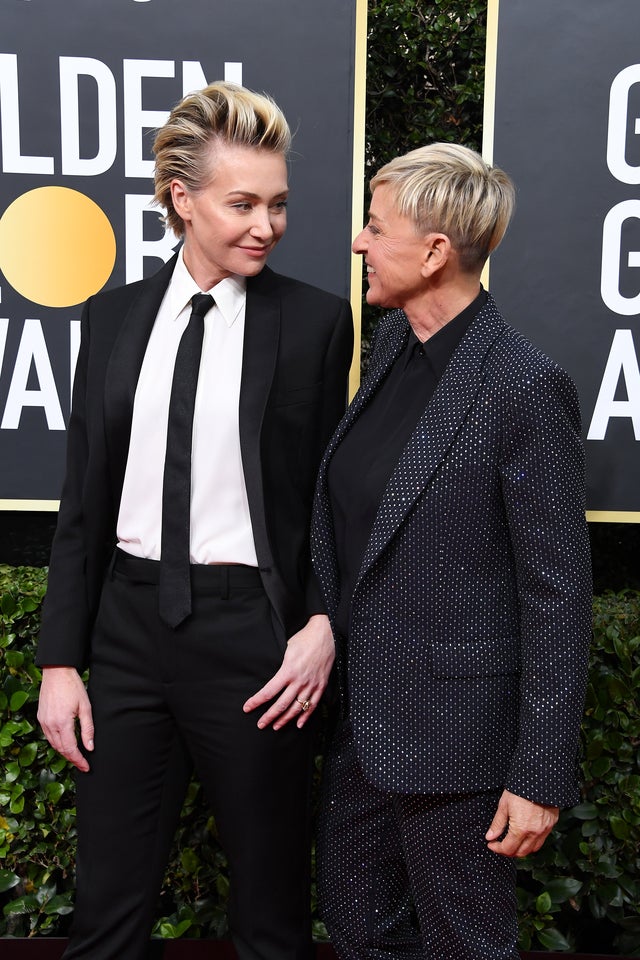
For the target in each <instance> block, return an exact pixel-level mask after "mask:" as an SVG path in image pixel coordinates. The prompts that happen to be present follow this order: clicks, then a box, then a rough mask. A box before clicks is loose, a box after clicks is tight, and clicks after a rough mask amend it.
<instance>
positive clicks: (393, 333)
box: [311, 310, 409, 613]
mask: <svg viewBox="0 0 640 960" xmlns="http://www.w3.org/2000/svg"><path fill="white" fill-rule="evenodd" d="M383 323H384V328H383V327H382V326H381V327H379V330H378V336H382V337H383V339H382V341H380V342H378V343H376V349H375V351H374V352H373V353H374V360H373V362H372V364H371V365H370V367H369V369H368V371H367V376H366V377H365V379H364V380H363V382H362V385H361V387H360V389H359V390H358V392H357V393H356V395H355V397H354V398H353V400H352V401H351V403H350V404H349V407H348V408H347V411H346V413H345V415H344V416H343V418H342V420H341V421H340V423H339V424H338V426H337V427H336V430H335V433H334V434H333V436H332V437H331V440H330V441H329V444H328V446H327V449H326V451H325V454H324V457H323V459H322V463H321V464H320V471H319V474H318V483H317V486H316V494H315V498H314V513H313V525H312V538H311V542H312V552H313V553H314V560H315V562H316V563H317V564H318V566H319V567H321V568H322V573H321V579H322V583H323V589H324V592H325V597H326V599H327V603H328V608H329V609H330V610H332V611H333V612H334V613H335V609H336V607H337V605H338V599H339V596H340V577H339V572H338V562H337V557H336V555H335V551H334V550H333V548H331V553H330V556H329V555H327V553H326V551H327V549H328V547H327V545H328V544H330V543H332V538H331V537H327V536H326V531H329V530H331V529H332V528H333V515H332V511H331V498H330V495H329V485H328V470H329V464H330V462H331V458H332V457H333V454H334V453H335V451H336V449H337V448H338V446H339V445H340V443H341V441H342V440H343V438H344V437H345V435H346V434H347V433H348V432H349V430H350V429H351V427H352V426H353V424H354V423H355V421H356V420H357V419H358V417H359V416H360V414H361V413H362V411H363V410H364V408H365V407H366V405H367V404H368V403H369V401H370V400H371V398H372V397H373V395H374V394H375V392H376V390H377V389H378V387H379V386H380V384H381V383H382V382H383V380H384V378H385V377H386V376H387V374H388V372H389V370H390V369H391V367H392V366H393V363H394V361H395V360H396V358H397V357H398V355H399V354H400V353H401V351H402V350H403V349H404V346H405V344H406V342H407V336H408V334H409V324H408V321H407V318H406V316H405V315H404V313H403V312H402V311H400V310H397V311H394V313H393V314H390V315H388V316H386V317H385V320H384V321H383Z"/></svg>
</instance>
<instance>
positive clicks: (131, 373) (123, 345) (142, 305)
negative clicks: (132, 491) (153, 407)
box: [104, 257, 176, 511]
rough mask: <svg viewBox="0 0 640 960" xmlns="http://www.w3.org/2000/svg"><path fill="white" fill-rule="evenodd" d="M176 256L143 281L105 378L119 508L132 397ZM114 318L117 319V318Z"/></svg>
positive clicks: (106, 418)
mask: <svg viewBox="0 0 640 960" xmlns="http://www.w3.org/2000/svg"><path fill="white" fill-rule="evenodd" d="M175 260H176V258H175V257H172V259H171V260H170V261H169V262H168V263H167V264H165V266H164V267H162V269H161V270H159V271H158V273H156V274H154V276H152V277H150V278H149V279H148V280H145V281H143V282H142V283H141V284H140V292H139V294H138V295H137V296H136V297H135V299H134V300H133V301H132V303H131V306H130V307H129V310H128V311H127V314H126V317H125V319H124V321H123V323H122V325H121V327H120V331H119V333H118V336H117V338H116V341H115V344H114V346H113V350H112V351H111V356H110V358H109V363H108V366H107V374H106V381H105V396H104V423H105V435H106V442H107V449H108V454H109V458H108V459H109V464H110V465H111V481H112V485H113V491H114V502H115V508H116V511H117V510H118V508H119V503H120V496H121V494H122V484H123V482H124V473H125V469H126V465H127V455H128V452H129V440H130V437H131V417H132V413H133V401H134V397H135V393H136V387H137V385H138V377H139V376H140V368H141V366H142V361H143V359H144V354H145V350H146V348H147V343H148V341H149V336H150V334H151V329H152V327H153V324H154V322H155V319H156V315H157V313H158V310H159V309H160V304H161V303H162V299H163V297H164V295H165V292H166V289H167V287H168V285H169V281H170V280H171V276H172V274H173V268H174V266H175ZM114 322H115V321H114Z"/></svg>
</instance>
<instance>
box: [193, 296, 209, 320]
mask: <svg viewBox="0 0 640 960" xmlns="http://www.w3.org/2000/svg"><path fill="white" fill-rule="evenodd" d="M212 306H213V297H212V296H211V294H210V293H194V295H193V296H192V297H191V316H192V317H194V316H195V317H204V315H205V313H206V312H207V310H210V309H211V307H212Z"/></svg>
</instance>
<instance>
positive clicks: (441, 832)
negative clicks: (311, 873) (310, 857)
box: [317, 723, 519, 960]
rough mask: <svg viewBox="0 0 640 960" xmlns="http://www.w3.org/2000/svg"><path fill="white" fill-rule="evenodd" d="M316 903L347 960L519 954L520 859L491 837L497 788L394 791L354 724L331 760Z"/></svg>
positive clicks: (501, 958) (451, 959) (483, 958)
mask: <svg viewBox="0 0 640 960" xmlns="http://www.w3.org/2000/svg"><path fill="white" fill-rule="evenodd" d="M324 792H325V802H324V803H323V805H322V815H321V819H320V829H319V838H318V846H317V856H318V872H319V890H318V892H319V906H320V911H321V915H322V917H323V919H324V921H325V923H326V925H327V928H328V930H329V932H330V933H331V939H332V942H333V944H334V947H335V948H336V951H337V953H338V956H339V957H341V960H369V958H371V960H373V958H375V960H383V958H387V957H388V958H394V960H396V958H400V957H402V958H405V960H407V958H410V960H423V958H425V957H428V958H429V960H469V958H474V960H517V958H518V956H519V954H518V951H517V949H516V941H517V936H518V929H517V914H516V895H515V882H514V881H515V863H514V861H513V860H510V859H509V858H508V857H501V856H499V855H498V854H495V853H492V852H491V851H490V850H488V849H487V845H486V842H485V839H484V834H485V833H486V831H487V829H488V827H489V824H490V823H491V820H492V819H493V814H494V813H495V810H496V807H497V804H498V796H499V791H495V790H492V791H487V792H486V793H480V794H463V795H451V796H444V797H441V796H420V795H411V794H409V795H407V794H398V793H390V792H387V791H383V790H380V789H378V788H377V787H375V786H373V785H372V784H370V783H369V782H368V781H367V780H366V779H365V778H364V777H363V776H362V772H361V770H360V766H359V763H358V760H357V758H356V756H355V753H354V750H353V741H352V738H351V732H350V728H349V724H348V723H346V724H344V725H343V726H342V728H341V729H340V731H339V733H338V736H337V737H336V738H335V740H334V744H333V748H332V750H331V752H330V754H329V756H328V758H327V760H326V768H325V776H324Z"/></svg>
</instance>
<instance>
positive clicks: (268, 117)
mask: <svg viewBox="0 0 640 960" xmlns="http://www.w3.org/2000/svg"><path fill="white" fill-rule="evenodd" d="M216 141H218V142H221V143H227V144H231V145H234V146H242V147H255V148H256V149H259V150H270V151H272V152H273V153H281V154H283V155H284V156H285V157H286V156H287V154H288V153H289V150H290V148H291V131H290V130H289V125H288V124H287V121H286V119H285V117H284V114H283V113H282V111H281V109H280V107H278V105H277V104H276V103H274V101H273V100H272V99H271V97H269V96H267V95H266V94H259V93H254V92H253V91H252V90H247V89H246V88H245V87H240V86H238V85H237V84H234V83H226V82H223V81H219V82H217V83H212V84H210V85H209V86H208V87H205V88H204V90H199V91H197V92H195V93H190V94H188V96H186V97H185V98H184V99H183V100H181V101H180V103H178V104H177V105H176V106H175V107H174V108H173V110H172V111H171V113H170V115H169V118H168V120H167V122H166V123H165V124H164V126H163V127H161V128H160V129H159V130H158V132H157V134H156V137H155V140H154V143H153V152H154V155H155V158H156V163H155V175H154V176H155V201H156V203H158V204H160V206H162V207H164V209H165V210H166V215H165V218H164V219H165V223H166V224H167V226H169V227H171V229H172V230H173V232H174V233H175V234H176V235H177V236H179V237H180V236H182V234H183V233H184V223H183V221H182V218H181V217H180V216H178V214H177V213H176V211H175V209H174V206H173V201H172V199H171V182H172V180H174V179H178V180H181V181H182V183H183V184H184V186H185V187H186V188H187V190H190V191H192V192H194V193H197V192H198V191H199V190H202V189H203V188H204V187H206V186H207V184H208V183H209V182H210V180H211V146H212V144H215V142H216Z"/></svg>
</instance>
